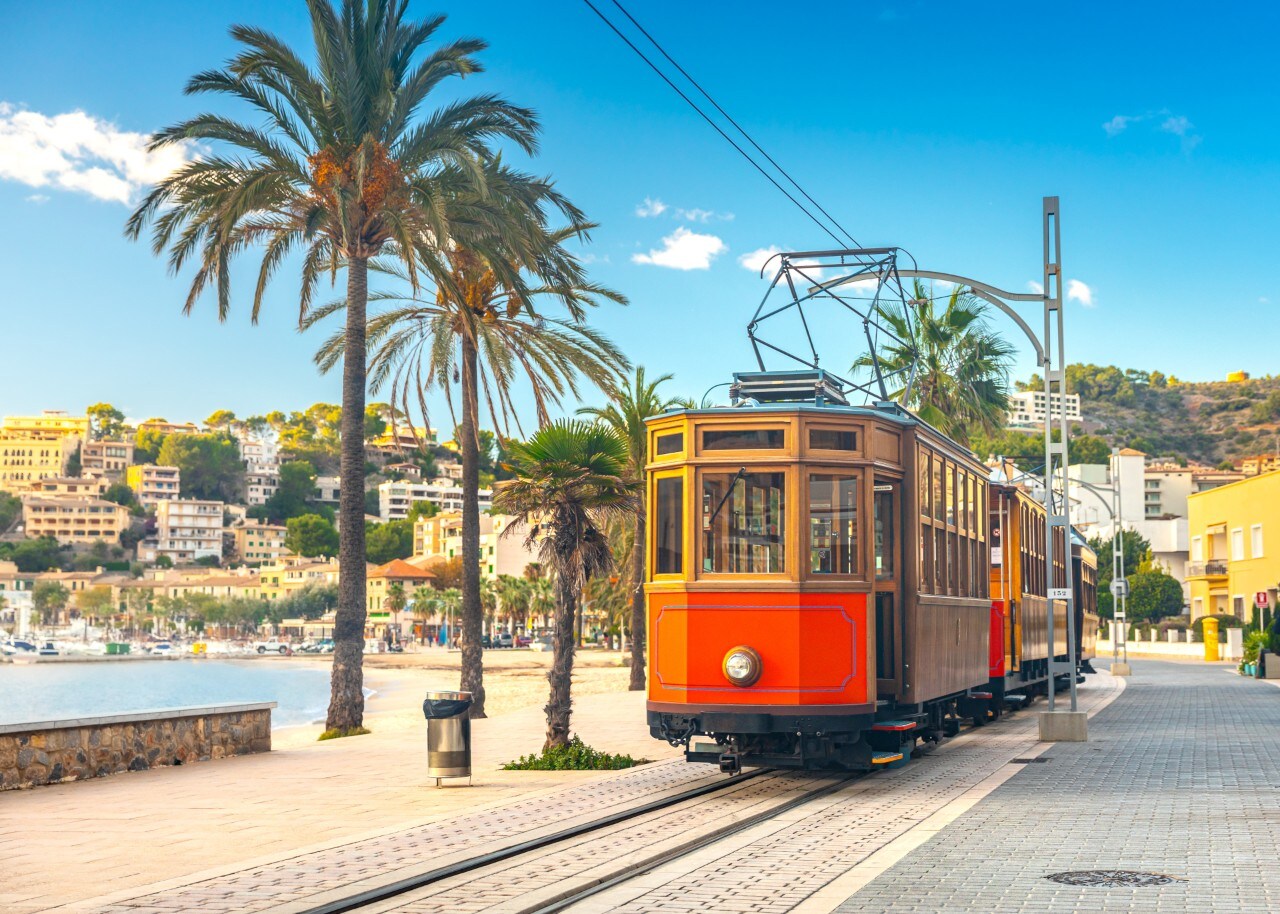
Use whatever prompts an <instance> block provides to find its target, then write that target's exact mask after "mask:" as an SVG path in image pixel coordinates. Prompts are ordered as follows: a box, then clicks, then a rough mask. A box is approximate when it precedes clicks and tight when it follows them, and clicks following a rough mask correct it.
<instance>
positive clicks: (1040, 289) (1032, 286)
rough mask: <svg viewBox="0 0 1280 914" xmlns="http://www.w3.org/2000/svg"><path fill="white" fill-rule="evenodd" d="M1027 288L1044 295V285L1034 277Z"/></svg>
mask: <svg viewBox="0 0 1280 914" xmlns="http://www.w3.org/2000/svg"><path fill="white" fill-rule="evenodd" d="M1027 288H1028V289H1030V290H1031V291H1032V292H1034V293H1036V295H1044V286H1042V285H1041V284H1040V283H1038V282H1036V281H1035V280H1034V279H1032V280H1029V281H1028V282H1027Z"/></svg>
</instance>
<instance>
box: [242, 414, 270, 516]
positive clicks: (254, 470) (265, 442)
mask: <svg viewBox="0 0 1280 914" xmlns="http://www.w3.org/2000/svg"><path fill="white" fill-rule="evenodd" d="M237 439H238V440H239V442H240V459H241V460H242V461H243V462H244V478H245V503H246V504H249V505H265V504H266V503H267V499H268V498H270V497H271V496H272V495H274V494H275V493H276V489H278V488H279V487H280V448H279V446H278V445H277V443H276V433H275V430H274V429H266V430H264V431H261V432H256V431H255V432H248V431H243V432H240V433H239V434H238V435H237Z"/></svg>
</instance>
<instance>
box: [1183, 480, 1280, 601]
mask: <svg viewBox="0 0 1280 914" xmlns="http://www.w3.org/2000/svg"><path fill="white" fill-rule="evenodd" d="M1187 503H1188V506H1189V509H1190V512H1191V514H1190V518H1189V526H1190V533H1191V549H1190V554H1189V561H1188V563H1187V582H1188V584H1189V585H1190V588H1191V616H1192V618H1193V619H1195V618H1199V617H1200V616H1204V615H1209V614H1212V613H1230V614H1232V615H1234V616H1236V617H1238V618H1240V619H1244V620H1246V621H1248V620H1251V619H1253V618H1254V617H1255V613H1256V612H1257V611H1258V603H1259V602H1263V601H1265V606H1266V608H1267V615H1268V616H1270V615H1271V614H1272V613H1274V612H1275V607H1276V600H1277V598H1280V592H1278V589H1280V539H1276V537H1277V535H1280V473H1262V474H1260V475H1257V476H1251V477H1249V478H1247V479H1243V480H1240V481H1239V482H1233V483H1230V484H1229V485H1225V486H1219V487H1217V488H1214V489H1210V490H1208V491H1205V492H1197V493H1194V494H1193V495H1191V497H1190V498H1188V499H1187Z"/></svg>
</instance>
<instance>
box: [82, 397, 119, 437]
mask: <svg viewBox="0 0 1280 914" xmlns="http://www.w3.org/2000/svg"><path fill="white" fill-rule="evenodd" d="M85 415H87V416H88V417H89V437H90V438H91V439H92V440H94V441H109V440H118V439H121V438H123V437H124V413H122V412H120V410H118V409H116V408H115V407H114V406H112V405H111V404H110V403H95V404H93V405H92V406H90V407H88V408H87V409H86V410H85Z"/></svg>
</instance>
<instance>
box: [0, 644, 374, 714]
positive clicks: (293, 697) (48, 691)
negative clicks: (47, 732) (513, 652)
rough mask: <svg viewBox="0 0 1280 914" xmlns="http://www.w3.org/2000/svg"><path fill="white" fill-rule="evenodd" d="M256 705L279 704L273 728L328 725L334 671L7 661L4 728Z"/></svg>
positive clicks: (267, 664)
mask: <svg viewBox="0 0 1280 914" xmlns="http://www.w3.org/2000/svg"><path fill="white" fill-rule="evenodd" d="M366 694H368V690H366ZM255 701H274V702H278V703H279V707H277V708H276V709H275V710H273V711H272V712H271V725H272V727H273V728H274V727H288V726H293V725H296V724H308V723H312V722H314V721H317V720H323V718H324V715H325V709H326V708H327V707H328V704H329V671H328V670H327V669H316V668H314V667H303V666H296V665H294V664H293V663H290V662H287V661H286V662H284V663H281V662H279V661H277V660H274V659H267V660H120V661H98V662H91V663H65V662H64V663H32V664H17V663H0V724H18V723H34V722H38V721H45V720H64V719H66V718H72V717H96V716H100V715H106V714H128V713H131V712H135V711H150V710H153V709H158V708H189V707H193V706H195V705H214V704H219V705H224V704H242V703H247V702H255Z"/></svg>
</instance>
